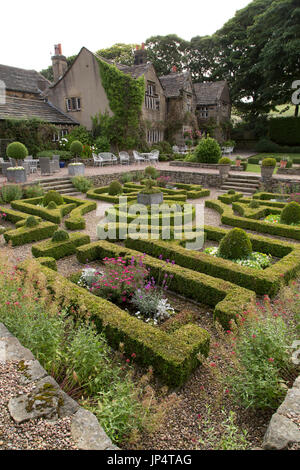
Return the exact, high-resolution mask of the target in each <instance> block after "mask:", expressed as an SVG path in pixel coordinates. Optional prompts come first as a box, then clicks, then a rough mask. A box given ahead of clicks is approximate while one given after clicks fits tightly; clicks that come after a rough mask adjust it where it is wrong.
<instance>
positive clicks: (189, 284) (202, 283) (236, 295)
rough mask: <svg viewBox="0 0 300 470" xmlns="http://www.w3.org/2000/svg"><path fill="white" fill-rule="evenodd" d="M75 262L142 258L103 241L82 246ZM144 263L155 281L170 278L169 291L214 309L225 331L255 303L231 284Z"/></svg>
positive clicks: (148, 259) (163, 264)
mask: <svg viewBox="0 0 300 470" xmlns="http://www.w3.org/2000/svg"><path fill="white" fill-rule="evenodd" d="M76 255H77V259H78V261H79V262H81V263H87V262H89V261H93V260H97V259H100V260H101V259H103V258H105V257H118V256H121V257H125V258H128V261H130V259H131V257H132V256H134V257H135V259H136V258H139V257H140V256H141V252H139V251H136V250H131V249H129V248H127V247H125V248H124V247H122V246H118V245H115V244H113V243H110V242H108V241H105V240H100V241H98V242H93V243H90V244H89V245H86V246H81V247H79V248H77V250H76ZM143 263H144V264H145V266H146V267H148V268H150V270H151V273H152V275H153V276H154V277H155V278H156V279H158V278H160V276H163V275H164V274H165V273H167V274H169V275H172V276H173V278H172V279H168V287H169V289H170V290H171V291H174V292H176V293H178V294H181V295H184V296H185V297H186V298H189V299H193V300H195V301H197V302H201V303H205V304H207V305H211V306H214V307H215V310H214V317H215V319H217V320H218V321H219V322H220V323H221V325H222V326H224V328H228V326H229V324H230V320H231V319H234V318H236V316H237V315H239V314H241V312H242V311H243V310H244V309H247V306H249V304H250V303H251V302H252V301H253V300H254V299H255V293H254V292H253V291H250V290H248V289H244V288H243V287H239V286H237V285H235V284H232V283H230V282H226V281H224V280H220V279H217V278H214V277H211V276H208V275H207V274H203V273H199V272H196V271H193V270H191V269H187V268H183V267H181V266H178V265H173V264H171V263H169V264H167V263H166V262H164V261H162V260H159V259H156V258H153V257H152V256H149V255H145V257H144V258H143Z"/></svg>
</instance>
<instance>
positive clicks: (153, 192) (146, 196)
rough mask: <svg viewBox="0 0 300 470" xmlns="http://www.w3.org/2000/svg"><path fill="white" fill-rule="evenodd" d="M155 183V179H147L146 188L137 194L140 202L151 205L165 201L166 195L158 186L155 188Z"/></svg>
mask: <svg viewBox="0 0 300 470" xmlns="http://www.w3.org/2000/svg"><path fill="white" fill-rule="evenodd" d="M154 184H155V181H153V180H151V179H148V180H146V181H145V188H144V189H142V191H140V192H139V193H138V195H137V202H138V204H144V205H145V206H150V205H152V204H161V203H162V202H163V200H164V195H163V193H162V192H161V191H160V190H159V189H158V188H154Z"/></svg>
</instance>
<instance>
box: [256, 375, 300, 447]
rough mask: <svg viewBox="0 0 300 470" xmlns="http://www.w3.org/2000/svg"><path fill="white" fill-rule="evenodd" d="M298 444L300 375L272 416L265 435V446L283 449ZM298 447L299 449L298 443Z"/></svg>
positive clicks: (299, 439)
mask: <svg viewBox="0 0 300 470" xmlns="http://www.w3.org/2000/svg"><path fill="white" fill-rule="evenodd" d="M297 444H300V377H298V378H297V380H296V381H295V383H294V385H293V387H292V388H291V389H290V390H289V391H288V392H287V395H286V397H285V400H284V402H283V403H282V404H281V405H280V407H279V408H278V410H277V411H276V413H275V414H274V415H273V416H272V419H271V421H270V424H269V427H268V429H267V432H266V434H265V437H264V442H263V448H264V449H266V450H283V449H287V448H289V446H292V445H297ZM297 448H298V449H299V446H298V445H297Z"/></svg>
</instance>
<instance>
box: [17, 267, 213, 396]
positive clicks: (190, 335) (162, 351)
mask: <svg viewBox="0 0 300 470" xmlns="http://www.w3.org/2000/svg"><path fill="white" fill-rule="evenodd" d="M31 262H32V261H31ZM29 263H30V261H27V262H24V263H22V265H21V266H20V267H21V268H22V269H23V270H26V268H27V266H28V265H29ZM40 269H41V271H42V273H44V275H45V277H46V280H47V283H48V287H49V289H50V290H51V292H54V294H53V295H55V288H56V287H55V286H56V285H59V291H60V301H61V302H62V305H65V306H68V305H72V307H73V309H74V310H75V311H76V310H77V309H78V313H76V315H81V316H82V317H83V318H85V319H89V321H93V322H94V323H95V325H96V327H97V329H98V331H99V332H103V333H104V335H105V336H106V338H107V340H108V342H109V344H110V345H111V346H112V347H113V348H114V349H119V346H120V343H122V344H123V345H124V353H125V355H126V356H131V354H133V353H134V354H135V355H136V358H135V360H136V361H137V362H138V363H139V364H141V365H142V366H144V367H149V366H152V367H153V369H154V373H155V374H157V375H158V376H159V377H160V378H161V379H162V380H163V382H164V383H166V384H167V385H169V386H171V387H180V386H182V385H183V384H184V382H185V381H186V380H187V379H188V377H189V376H190V374H191V373H192V372H193V370H194V369H195V368H196V367H198V365H199V364H200V363H199V360H198V358H197V356H198V354H199V353H201V355H203V356H207V355H208V352H209V342H210V335H209V333H208V332H207V331H206V330H204V329H202V328H200V327H199V326H197V325H194V324H189V325H184V326H183V327H182V328H180V329H178V330H176V331H175V332H174V333H173V334H168V333H166V332H164V331H162V330H160V329H159V328H157V327H153V326H151V325H148V324H146V323H144V322H143V321H141V320H138V319H137V318H134V317H133V316H131V315H130V314H129V313H128V312H126V311H124V310H122V309H120V308H119V307H117V306H116V305H114V304H112V303H111V302H109V301H108V300H105V299H102V298H100V297H97V296H94V295H93V294H91V293H89V292H88V291H87V290H86V289H83V288H82V287H79V286H76V285H75V284H73V283H72V282H71V281H69V280H67V279H65V278H64V277H63V276H61V275H60V274H57V273H56V272H54V271H53V270H52V269H49V268H47V267H45V266H41V267H40ZM61 292H63V293H65V299H66V300H65V302H66V304H63V302H64V299H62V298H61Z"/></svg>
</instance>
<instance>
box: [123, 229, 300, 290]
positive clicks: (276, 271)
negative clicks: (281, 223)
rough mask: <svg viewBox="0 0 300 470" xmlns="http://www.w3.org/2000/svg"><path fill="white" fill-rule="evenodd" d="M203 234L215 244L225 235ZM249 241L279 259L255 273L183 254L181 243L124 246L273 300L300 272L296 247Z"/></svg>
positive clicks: (221, 231)
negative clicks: (281, 288)
mask: <svg viewBox="0 0 300 470" xmlns="http://www.w3.org/2000/svg"><path fill="white" fill-rule="evenodd" d="M204 230H205V234H206V238H207V239H208V240H214V241H218V242H220V241H221V240H222V238H223V237H224V236H225V235H226V234H227V233H228V230H226V229H221V228H215V227H209V226H205V227H204ZM249 238H250V240H251V243H252V246H253V249H254V251H260V252H262V253H267V254H271V255H272V256H275V257H278V258H281V259H280V260H279V261H278V262H277V263H275V264H273V265H272V266H270V267H268V268H266V269H264V270H255V269H252V268H248V267H247V266H240V265H238V264H236V263H233V262H232V261H230V260H225V259H222V258H217V257H214V256H211V255H208V254H206V253H203V252H199V251H192V250H187V249H185V248H184V247H183V246H180V245H181V243H180V244H179V245H178V244H177V243H174V242H170V241H164V240H149V239H148V240H147V239H144V240H141V239H140V240H132V239H130V238H128V239H127V240H126V241H125V245H126V247H128V248H134V249H136V250H138V251H141V252H143V253H147V254H151V255H153V256H155V257H158V256H159V255H162V256H163V257H164V258H165V259H170V260H174V261H175V263H176V264H177V265H179V266H183V267H184V268H188V269H192V270H194V271H197V272H201V273H205V274H207V275H209V276H213V277H216V278H221V279H224V280H227V281H229V282H232V283H234V284H237V285H238V286H240V287H244V288H246V289H250V290H253V291H255V292H256V293H257V294H259V295H266V294H268V295H269V296H274V295H275V294H276V293H277V292H278V291H279V289H280V287H281V284H282V282H283V281H284V282H286V283H288V282H289V281H290V280H291V279H294V278H295V277H296V275H297V274H298V273H299V272H300V246H298V245H296V244H292V243H287V242H282V241H279V240H272V239H270V238H266V237H261V236H258V235H251V234H249Z"/></svg>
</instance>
